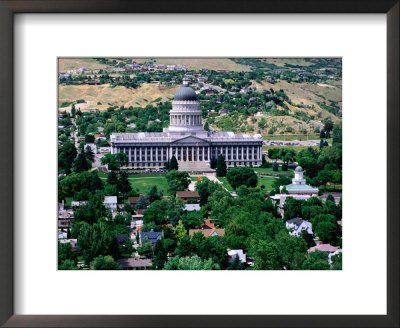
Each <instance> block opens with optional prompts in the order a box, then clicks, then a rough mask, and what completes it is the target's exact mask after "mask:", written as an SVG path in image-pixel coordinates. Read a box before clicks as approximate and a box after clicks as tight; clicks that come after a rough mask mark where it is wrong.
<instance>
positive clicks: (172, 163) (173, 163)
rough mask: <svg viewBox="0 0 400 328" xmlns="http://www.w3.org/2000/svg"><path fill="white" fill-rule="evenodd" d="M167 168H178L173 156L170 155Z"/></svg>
mask: <svg viewBox="0 0 400 328" xmlns="http://www.w3.org/2000/svg"><path fill="white" fill-rule="evenodd" d="M168 170H178V161H177V160H176V157H175V156H172V157H171V159H170V161H169V163H168Z"/></svg>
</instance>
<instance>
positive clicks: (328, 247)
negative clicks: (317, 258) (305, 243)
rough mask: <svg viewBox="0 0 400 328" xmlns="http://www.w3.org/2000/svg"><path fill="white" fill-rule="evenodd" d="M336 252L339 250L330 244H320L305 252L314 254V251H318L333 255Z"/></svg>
mask: <svg viewBox="0 0 400 328" xmlns="http://www.w3.org/2000/svg"><path fill="white" fill-rule="evenodd" d="M338 250H339V248H338V247H335V246H332V245H330V244H323V243H320V244H318V245H317V246H314V247H311V248H309V249H308V251H307V252H308V253H311V252H315V251H320V252H327V253H335V252H336V251H338Z"/></svg>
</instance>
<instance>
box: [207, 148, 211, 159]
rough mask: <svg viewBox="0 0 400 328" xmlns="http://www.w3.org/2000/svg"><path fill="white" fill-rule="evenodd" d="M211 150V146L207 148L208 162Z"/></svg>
mask: <svg viewBox="0 0 400 328" xmlns="http://www.w3.org/2000/svg"><path fill="white" fill-rule="evenodd" d="M210 148H211V146H208V147H207V161H209V160H210Z"/></svg>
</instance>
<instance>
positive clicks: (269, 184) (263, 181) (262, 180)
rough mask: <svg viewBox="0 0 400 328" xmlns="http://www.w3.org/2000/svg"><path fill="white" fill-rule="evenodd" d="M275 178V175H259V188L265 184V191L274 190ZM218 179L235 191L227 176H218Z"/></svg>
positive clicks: (229, 189) (227, 187)
mask: <svg viewBox="0 0 400 328" xmlns="http://www.w3.org/2000/svg"><path fill="white" fill-rule="evenodd" d="M275 179H276V178H275V177H270V176H263V177H261V176H259V177H258V184H257V188H259V187H260V186H262V185H263V186H265V189H264V190H265V191H270V190H272V183H273V182H274V180H275ZM218 180H219V181H221V182H222V184H223V185H224V187H225V188H226V189H228V191H234V190H233V188H232V187H231V185H230V184H229V182H228V180H227V179H226V177H218Z"/></svg>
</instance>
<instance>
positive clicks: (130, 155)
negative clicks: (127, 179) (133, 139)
mask: <svg viewBox="0 0 400 328" xmlns="http://www.w3.org/2000/svg"><path fill="white" fill-rule="evenodd" d="M128 150H129V159H128V165H129V166H132V164H131V163H132V147H129V148H128Z"/></svg>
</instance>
